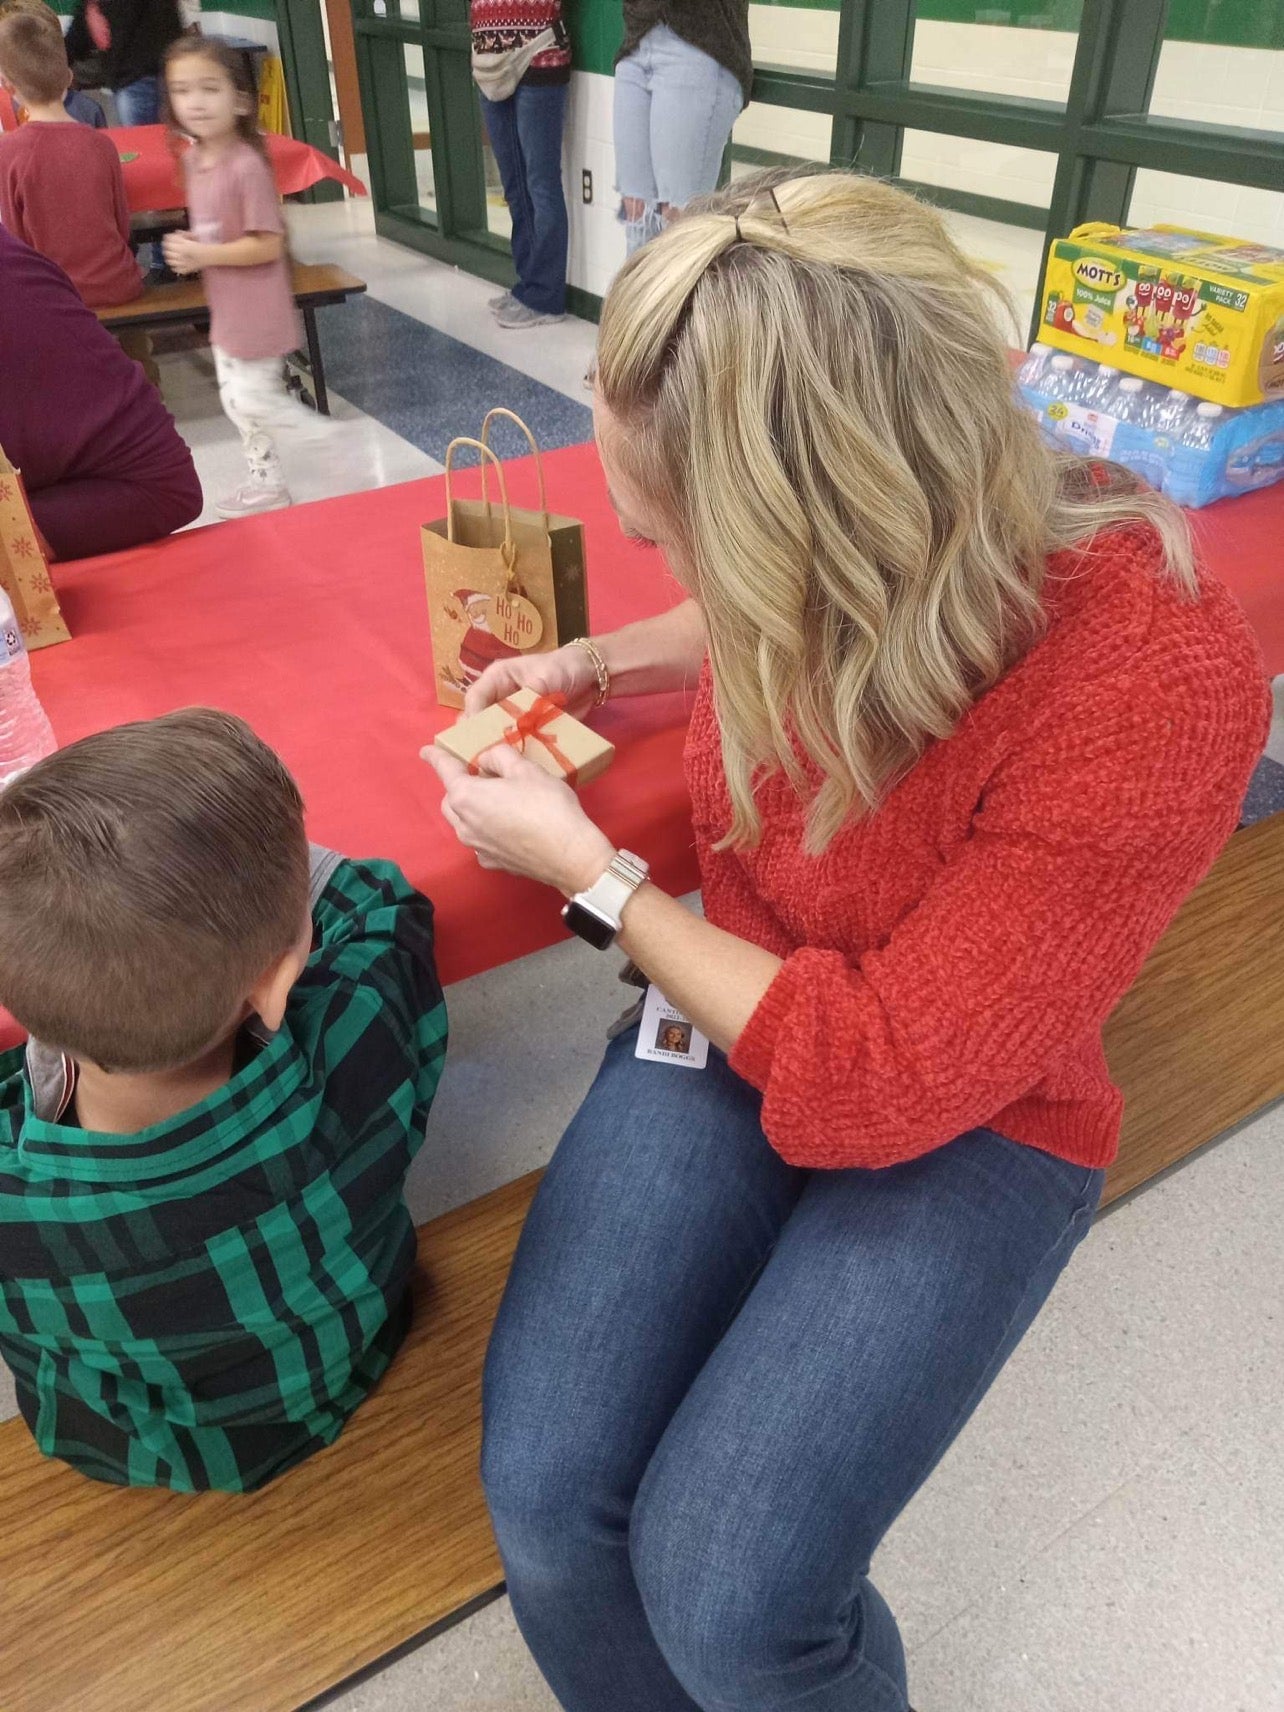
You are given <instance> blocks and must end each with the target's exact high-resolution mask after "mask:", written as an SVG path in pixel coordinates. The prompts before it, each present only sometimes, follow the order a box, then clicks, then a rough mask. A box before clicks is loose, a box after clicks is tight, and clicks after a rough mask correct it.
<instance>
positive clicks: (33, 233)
mask: <svg viewBox="0 0 1284 1712" xmlns="http://www.w3.org/2000/svg"><path fill="white" fill-rule="evenodd" d="M0 80H2V81H3V83H4V85H5V87H6V88H7V89H9V90H11V91H12V92H13V93H14V94H15V95H17V96H18V97H19V99H20V100H21V102H22V104H23V106H24V107H25V108H26V110H27V123H26V124H25V125H23V126H22V127H21V128H20V129H19V130H17V131H14V132H12V133H11V134H10V135H8V136H5V137H3V138H0V222H2V223H3V224H4V226H5V228H6V230H8V231H10V232H12V233H13V234H14V236H15V237H17V238H21V239H22V241H23V242H24V243H26V244H30V246H31V248H32V249H33V250H39V251H40V253H41V254H42V255H45V256H48V257H49V259H50V260H51V261H54V262H57V264H58V266H59V267H60V268H62V270H63V272H64V273H66V274H67V275H68V277H69V278H70V279H71V282H72V284H73V285H74V286H75V287H76V289H77V291H79V293H80V295H81V296H82V297H83V298H84V300H85V302H86V303H87V304H88V305H89V306H90V308H91V309H100V308H104V307H106V306H107V305H108V304H112V303H128V302H130V301H131V300H132V299H133V298H135V297H137V296H139V295H140V293H141V292H142V289H143V279H142V275H141V274H140V273H139V271H138V263H137V262H136V261H135V260H134V257H133V254H132V253H131V251H130V248H129V211H128V209H127V207H126V205H125V181H124V179H123V177H122V176H121V170H120V157H119V156H118V155H117V153H116V145H115V143H113V142H112V140H111V138H110V137H108V136H106V135H105V134H104V133H102V132H99V131H95V130H91V129H90V128H89V127H88V126H87V125H78V124H77V123H76V122H75V120H74V119H73V118H72V117H71V115H70V114H69V113H68V112H67V110H66V108H65V107H64V106H63V97H64V96H65V95H66V93H67V88H68V85H69V84H70V82H71V73H70V71H69V69H68V66H67V53H66V49H65V48H64V46H63V43H62V39H61V37H55V35H54V32H53V31H52V30H51V29H50V28H49V27H48V26H47V24H46V23H45V20H44V19H43V18H39V17H33V16H32V15H31V14H30V13H25V12H18V13H14V14H12V15H11V16H9V17H7V18H0Z"/></svg>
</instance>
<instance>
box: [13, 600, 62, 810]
mask: <svg viewBox="0 0 1284 1712" xmlns="http://www.w3.org/2000/svg"><path fill="white" fill-rule="evenodd" d="M57 747H58V745H57V743H56V742H55V741H54V734H53V730H52V728H51V726H50V724H49V719H48V716H47V715H46V713H45V710H44V708H43V707H41V705H40V701H39V698H38V697H37V695H36V692H35V689H34V687H33V685H32V682H31V662H30V661H29V660H28V658H27V645H26V643H25V642H24V641H23V640H22V631H21V630H20V629H19V628H18V620H17V618H16V617H15V616H14V611H13V606H12V605H11V603H10V601H9V597H8V595H7V594H5V592H4V590H3V589H0V790H3V788H4V787H5V785H7V784H8V783H9V782H10V780H11V779H16V778H17V777H18V774H19V773H25V772H26V770H27V768H28V767H34V766H35V764H36V762H37V761H41V760H43V759H44V757H45V756H46V755H52V754H53V752H54V750H55V749H56V748H57Z"/></svg>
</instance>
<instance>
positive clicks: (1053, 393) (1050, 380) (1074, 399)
mask: <svg viewBox="0 0 1284 1712" xmlns="http://www.w3.org/2000/svg"><path fill="white" fill-rule="evenodd" d="M1088 379H1089V374H1088V371H1087V369H1085V368H1081V366H1080V364H1079V362H1078V361H1077V359H1076V358H1074V357H1068V356H1066V355H1065V353H1064V352H1060V353H1058V355H1057V356H1055V357H1052V358H1050V359H1049V361H1048V365H1047V367H1046V369H1045V370H1044V372H1043V384H1042V386H1041V387H1040V388H1039V390H1040V391H1041V392H1042V394H1043V396H1044V397H1045V398H1047V399H1052V400H1056V399H1060V400H1061V401H1062V402H1063V403H1065V404H1078V403H1079V401H1080V398H1081V397H1082V394H1083V391H1084V388H1085V387H1086V386H1087V384H1088Z"/></svg>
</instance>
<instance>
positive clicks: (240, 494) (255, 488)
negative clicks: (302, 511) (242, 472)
mask: <svg viewBox="0 0 1284 1712" xmlns="http://www.w3.org/2000/svg"><path fill="white" fill-rule="evenodd" d="M293 504H294V501H293V500H292V499H291V498H290V491H289V489H288V488H287V487H286V486H285V485H284V483H282V482H277V483H275V485H272V484H269V483H268V482H257V481H247V482H246V483H245V484H244V486H243V487H238V488H237V490H236V492H235V493H229V494H225V495H224V496H223V498H222V499H216V500H215V502H214V510H215V511H216V512H217V513H218V515H219V516H220V517H222V518H224V519H231V518H233V517H256V516H257V515H258V514H259V512H260V511H283V510H284V509H285V507H286V506H287V505H293Z"/></svg>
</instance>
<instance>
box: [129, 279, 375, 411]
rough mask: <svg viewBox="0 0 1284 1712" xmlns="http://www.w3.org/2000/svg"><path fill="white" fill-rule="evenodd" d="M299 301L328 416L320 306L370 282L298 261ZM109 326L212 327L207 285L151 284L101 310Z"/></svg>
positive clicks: (317, 395) (317, 396)
mask: <svg viewBox="0 0 1284 1712" xmlns="http://www.w3.org/2000/svg"><path fill="white" fill-rule="evenodd" d="M293 285H294V301H295V302H296V303H297V304H298V306H299V310H300V313H301V314H302V316H303V330H304V333H305V335H306V338H307V344H308V371H309V373H310V375H311V382H312V397H313V401H314V402H315V404H316V407H317V409H318V410H319V411H320V413H321V414H322V415H323V416H328V415H329V414H330V400H329V396H328V394H327V392H326V385H325V363H324V360H323V358H322V355H321V341H320V339H319V338H318V337H317V310H318V309H323V308H325V306H326V305H327V304H330V303H343V302H346V300H347V299H348V298H349V297H357V296H359V295H360V294H361V292H363V291H364V290H365V289H366V282H365V280H363V279H358V278H357V277H356V275H355V274H351V273H348V272H347V271H346V269H344V268H341V267H335V266H334V264H333V263H332V262H295V263H294V264H293ZM96 313H97V316H98V319H99V320H100V321H101V322H102V324H103V326H104V327H109V328H111V330H112V332H114V333H119V332H123V331H124V330H125V329H126V328H131V327H143V328H152V327H173V326H180V327H208V326H209V324H210V311H209V305H208V303H206V301H205V288H204V286H203V285H202V284H201V282H200V280H199V279H181V280H179V281H178V282H177V284H174V285H150V286H148V287H147V289H146V290H145V291H144V292H143V295H142V296H141V297H136V298H135V299H134V301H133V302H132V303H117V304H115V305H113V307H112V308H110V309H99V310H97V311H96Z"/></svg>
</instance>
